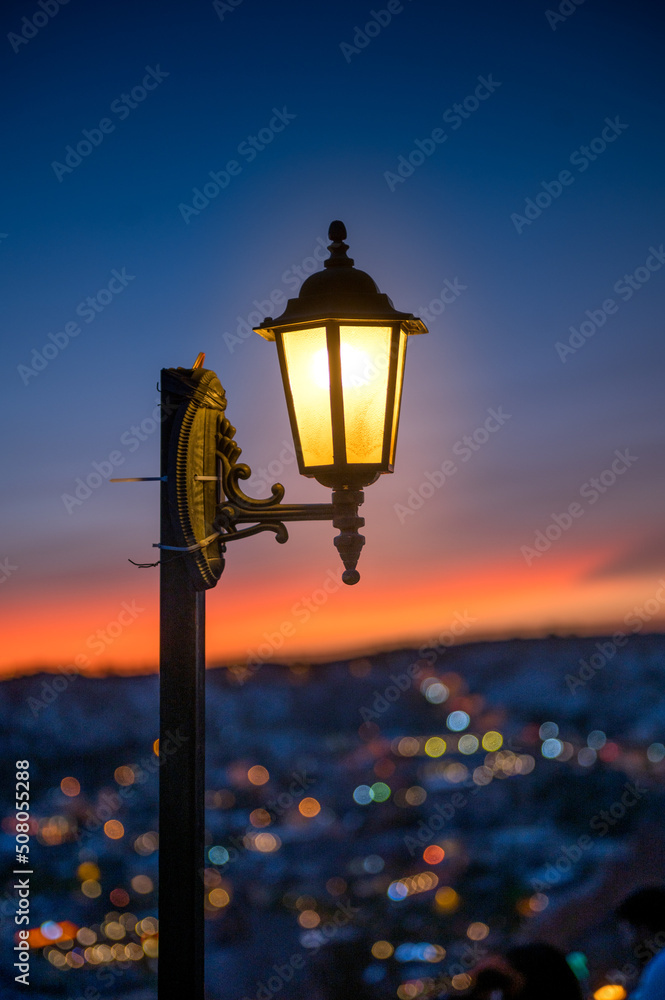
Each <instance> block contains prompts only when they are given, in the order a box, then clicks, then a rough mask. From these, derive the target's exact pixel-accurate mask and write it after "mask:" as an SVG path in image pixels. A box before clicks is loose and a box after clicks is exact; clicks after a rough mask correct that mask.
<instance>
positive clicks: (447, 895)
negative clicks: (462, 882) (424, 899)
mask: <svg viewBox="0 0 665 1000" xmlns="http://www.w3.org/2000/svg"><path fill="white" fill-rule="evenodd" d="M434 902H435V903H436V905H437V908H438V909H439V910H440V911H441V912H442V913H454V912H455V910H456V909H457V908H458V907H459V904H460V898H459V895H458V894H457V893H456V892H455V890H454V889H453V888H452V887H451V886H449V885H444V886H441V888H440V889H437V891H436V895H435V897H434Z"/></svg>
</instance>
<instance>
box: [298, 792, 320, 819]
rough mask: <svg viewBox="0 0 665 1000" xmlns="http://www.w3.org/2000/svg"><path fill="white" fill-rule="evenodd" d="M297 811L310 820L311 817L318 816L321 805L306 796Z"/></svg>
mask: <svg viewBox="0 0 665 1000" xmlns="http://www.w3.org/2000/svg"><path fill="white" fill-rule="evenodd" d="M298 809H299V810H300V812H301V813H302V815H303V816H307V817H308V818H311V817H312V816H318V815H319V813H320V812H321V803H320V802H319V801H318V800H317V799H313V798H311V796H308V797H307V798H305V799H303V800H302V801H301V803H300V805H299V806H298Z"/></svg>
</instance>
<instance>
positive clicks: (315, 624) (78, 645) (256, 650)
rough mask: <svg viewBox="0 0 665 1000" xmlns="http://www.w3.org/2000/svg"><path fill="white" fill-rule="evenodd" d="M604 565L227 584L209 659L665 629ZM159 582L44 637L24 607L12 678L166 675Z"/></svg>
mask: <svg viewBox="0 0 665 1000" xmlns="http://www.w3.org/2000/svg"><path fill="white" fill-rule="evenodd" d="M597 561H598V560H597V557H596V558H594V557H592V556H590V555H588V554H587V555H586V557H581V556H575V557H570V558H568V559H566V560H563V559H561V560H559V561H558V562H556V563H552V564H551V565H549V566H543V567H542V568H537V569H536V568H534V569H530V570H525V569H519V568H518V569H516V568H515V565H514V563H513V564H510V565H505V564H504V565H502V564H500V563H495V564H494V565H492V566H487V567H484V569H483V570H482V571H481V570H478V571H474V572H471V571H469V570H467V572H466V573H458V574H455V575H454V577H450V576H447V577H442V575H441V573H440V572H436V571H435V570H433V569H432V568H429V569H428V571H427V572H421V573H417V574H416V573H413V574H411V576H410V577H409V578H408V579H406V580H405V579H404V578H403V579H402V581H401V582H402V585H401V587H400V592H399V600H398V601H396V596H395V592H394V586H393V583H392V582H391V580H390V579H387V578H385V576H384V578H383V579H381V574H378V573H377V574H373V576H374V579H371V580H369V581H363V582H361V584H359V585H358V587H356V588H354V589H346V588H343V587H342V585H341V583H340V582H339V580H338V581H337V582H336V583H335V581H334V579H333V577H332V576H331V577H329V578H328V580H329V587H328V590H329V592H328V593H326V590H324V586H323V584H324V577H323V575H322V574H319V575H317V576H315V580H316V581H317V584H318V585H317V586H316V587H312V586H311V581H306V579H305V577H304V575H303V576H301V577H300V578H298V577H295V575H294V577H293V578H291V579H290V580H289V581H288V583H284V584H283V586H282V587H280V588H279V589H276V588H275V587H274V586H273V585H271V584H268V583H264V584H263V585H257V584H254V583H252V584H251V586H250V585H249V584H247V583H246V582H245V583H244V584H241V585H235V586H233V585H232V583H231V581H230V580H229V579H228V577H227V578H225V577H224V576H223V577H222V579H221V581H220V583H219V584H218V586H217V589H216V590H215V591H213V592H212V593H211V594H210V596H209V599H208V614H207V651H208V652H207V661H208V664H209V665H211V664H212V665H216V664H229V663H243V662H247V661H252V662H256V661H261V662H289V661H290V660H293V659H294V658H305V659H307V658H311V659H312V660H324V659H332V658H334V657H335V656H337V655H344V656H353V655H355V654H360V653H366V652H371V651H376V650H380V649H382V648H388V647H392V646H407V645H411V646H414V647H415V648H417V647H419V646H421V645H425V644H428V643H429V644H435V643H442V644H443V645H448V644H452V643H453V642H454V643H459V642H468V641H473V640H477V639H483V638H493V637H507V636H510V635H514V634H522V635H537V634H545V633H549V632H561V633H569V632H571V631H576V632H578V633H582V634H601V633H603V632H612V631H615V630H619V631H623V632H624V633H625V634H634V633H636V632H637V631H642V630H644V631H656V630H658V629H659V628H661V627H662V626H663V622H664V621H665V616H664V614H663V607H664V606H665V605H664V604H663V600H659V599H658V598H657V597H655V596H654V595H655V594H656V593H657V592H658V591H659V587H660V582H659V578H657V577H654V576H649V575H647V574H640V575H638V574H635V575H634V576H630V577H629V576H625V577H621V578H618V577H617V578H606V579H604V578H602V577H601V578H598V579H589V578H588V575H587V571H588V570H589V569H590V568H592V567H593V565H594V564H595V563H596V562H597ZM227 572H228V571H227ZM319 577H320V579H319ZM153 579H154V584H153V583H151V582H147V583H146V581H145V578H143V579H141V578H139V579H138V580H137V581H136V585H135V586H134V588H133V590H132V591H131V596H130V597H127V596H123V597H122V598H120V597H119V596H118V595H117V593H116V592H115V591H114V590H113V589H111V588H108V589H106V590H104V589H102V588H101V587H100V588H96V589H95V591H94V593H92V594H89V595H88V596H84V595H80V596H79V597H77V599H76V601H75V602H72V600H71V599H70V598H68V599H66V600H62V599H61V600H56V599H52V600H51V601H50V602H49V604H48V606H47V607H46V608H45V609H44V612H43V614H42V615H41V618H40V623H39V630H36V629H35V627H34V620H33V614H32V611H31V609H30V607H29V606H27V605H23V606H21V605H19V604H18V603H17V605H16V606H15V608H14V609H13V611H12V614H11V616H10V619H9V621H8V622H7V624H6V626H5V631H4V643H3V648H2V659H1V660H0V670H1V671H2V675H3V676H5V677H6V676H12V675H14V674H17V673H32V672H34V671H36V670H40V669H48V670H58V669H59V668H60V667H66V666H71V665H74V666H76V667H77V668H78V669H79V670H80V673H81V674H83V675H86V676H94V675H96V674H104V673H107V672H117V673H124V674H131V673H145V672H152V671H155V670H156V669H157V661H158V645H159V640H158V587H157V581H156V578H153ZM363 586H364V589H363ZM660 589H661V590H662V587H660ZM303 595H304V596H303ZM307 595H309V596H307ZM662 596H663V597H665V592H663V595H662ZM250 597H251V601H250ZM645 605H646V607H645ZM640 611H641V616H640ZM631 614H632V615H634V616H635V615H636V616H637V617H632V618H631ZM640 622H641V623H642V624H641V627H640V628H638V625H639V624H640ZM340 623H342V627H340Z"/></svg>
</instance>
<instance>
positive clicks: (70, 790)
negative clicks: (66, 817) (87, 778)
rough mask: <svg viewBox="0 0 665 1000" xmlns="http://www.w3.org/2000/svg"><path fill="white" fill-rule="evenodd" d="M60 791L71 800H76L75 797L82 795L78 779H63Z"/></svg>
mask: <svg viewBox="0 0 665 1000" xmlns="http://www.w3.org/2000/svg"><path fill="white" fill-rule="evenodd" d="M60 790H61V791H62V792H63V793H64V794H65V795H68V796H69V797H70V798H74V796H76V795H78V794H79V793H80V791H81V785H80V784H79V782H78V781H77V780H76V778H71V777H69V778H63V779H62V781H61V782H60Z"/></svg>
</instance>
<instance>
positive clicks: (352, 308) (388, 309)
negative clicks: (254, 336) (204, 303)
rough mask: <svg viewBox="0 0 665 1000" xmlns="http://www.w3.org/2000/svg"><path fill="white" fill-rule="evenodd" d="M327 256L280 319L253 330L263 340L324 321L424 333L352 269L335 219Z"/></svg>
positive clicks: (420, 324) (416, 321)
mask: <svg viewBox="0 0 665 1000" xmlns="http://www.w3.org/2000/svg"><path fill="white" fill-rule="evenodd" d="M328 238H329V239H330V241H331V242H330V245H329V247H328V250H329V251H330V256H329V257H328V259H327V260H325V261H324V262H323V263H324V269H323V270H322V271H317V272H316V273H315V274H310V276H309V277H308V278H307V279H306V280H305V281H304V282H303V284H302V287H301V289H300V293H299V295H298V297H297V298H295V299H289V300H288V302H287V304H286V308H285V310H284V312H283V313H282V315H281V316H279V317H278V318H277V319H273V318H272V317H271V316H268V317H267V318H266V319H265V320H264V321H263V323H261V324H260V326H257V327H255V330H256V333H259V334H260V335H261V336H262V337H265V338H266V339H267V340H274V338H275V332H274V331H275V328H276V327H283V326H291V325H293V324H298V323H306V322H321V321H323V320H326V319H343V320H353V319H358V320H370V319H372V320H376V321H377V322H381V323H394V322H402V323H404V324H405V326H406V328H407V332H408V333H427V327H426V326H425V324H424V323H423V321H422V320H420V319H418V318H417V317H416V316H414V315H413V313H407V312H399V311H398V310H397V309H395V307H394V305H393V304H392V302H391V300H390V299H389V298H388V296H387V295H385V294H383V293H382V292H380V291H379V289H378V287H377V285H376V282H375V281H374V280H373V279H372V278H371V277H370V275H369V274H367V273H366V272H365V271H360V270H358V268H356V267H354V266H353V265H354V261H353V258H351V257H348V256H347V250H348V249H349V247H348V245H347V244H346V243H345V242H344V240H345V239H346V226H345V225H344V223H343V222H340V221H339V220H335V221H334V222H331V223H330V227H329V229H328Z"/></svg>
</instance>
